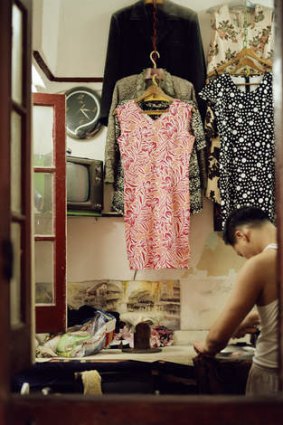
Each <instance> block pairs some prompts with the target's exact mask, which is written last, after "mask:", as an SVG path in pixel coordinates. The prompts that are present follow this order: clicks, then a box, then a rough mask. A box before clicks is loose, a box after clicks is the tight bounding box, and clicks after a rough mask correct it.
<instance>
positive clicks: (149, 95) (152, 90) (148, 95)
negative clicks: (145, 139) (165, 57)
mask: <svg viewBox="0 0 283 425" xmlns="http://www.w3.org/2000/svg"><path fill="white" fill-rule="evenodd" d="M154 54H156V55H157V56H158V58H159V57H160V54H159V52H158V51H157V50H153V51H152V52H151V53H150V60H151V61H152V63H153V71H156V70H157V64H156V61H155V59H154V58H153V55H154ZM151 79H152V84H151V85H150V86H149V87H148V88H147V89H146V90H145V91H144V92H143V94H142V95H141V96H139V97H138V98H137V99H135V101H136V102H137V103H139V102H141V101H146V102H150V101H154V100H159V101H163V102H164V101H165V102H169V103H171V102H172V101H173V100H174V99H173V98H172V97H171V96H168V95H167V94H166V93H165V92H164V91H163V90H162V89H161V88H160V87H159V85H158V84H157V81H156V79H157V75H156V74H155V73H153V75H152V76H151ZM144 112H145V113H147V114H153V113H163V112H165V111H157V110H155V111H154V110H152V111H150V110H148V111H144Z"/></svg>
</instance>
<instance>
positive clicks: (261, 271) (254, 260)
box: [243, 250, 276, 277]
mask: <svg viewBox="0 0 283 425" xmlns="http://www.w3.org/2000/svg"><path fill="white" fill-rule="evenodd" d="M273 267H274V268H275V267H276V251H275V250H268V251H263V252H260V253H259V254H257V255H255V256H253V257H251V258H249V259H248V260H247V261H246V263H245V265H244V267H243V269H244V272H245V273H252V274H254V275H255V276H256V277H260V276H261V277H263V276H264V275H265V273H266V272H267V271H268V270H270V268H273Z"/></svg>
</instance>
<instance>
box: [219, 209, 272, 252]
mask: <svg viewBox="0 0 283 425" xmlns="http://www.w3.org/2000/svg"><path fill="white" fill-rule="evenodd" d="M266 221H270V219H269V217H268V215H267V214H266V213H265V212H264V211H263V210H261V209H260V208H256V207H242V208H239V209H237V210H234V211H233V212H232V213H231V214H230V215H229V217H228V218H227V220H226V223H225V226H224V229H223V240H224V242H225V243H226V244H227V245H232V246H233V245H235V243H236V235H235V233H236V230H237V228H238V227H241V226H243V225H248V226H250V227H258V226H261V225H262V224H263V223H264V222H266Z"/></svg>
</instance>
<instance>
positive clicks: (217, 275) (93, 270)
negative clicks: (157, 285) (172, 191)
mask: <svg viewBox="0 0 283 425" xmlns="http://www.w3.org/2000/svg"><path fill="white" fill-rule="evenodd" d="M55 3H56V7H55V9H53V6H54V5H55ZM55 3H54V0H41V1H40V2H38V3H37V0H36V1H35V3H34V4H35V16H38V15H40V11H41V12H43V14H42V15H41V20H42V22H43V24H42V29H43V32H42V33H40V34H39V32H38V29H37V31H35V32H34V34H35V37H36V39H35V40H34V46H39V45H41V48H42V49H43V53H44V57H45V59H46V58H47V63H48V65H49V66H50V68H51V69H52V71H53V73H54V74H55V75H56V76H95V77H100V76H102V75H103V65H104V60H105V53H106V45H107V37H108V27H109V21H110V16H111V13H113V12H114V11H116V10H117V9H119V8H121V7H124V6H126V5H130V4H132V3H133V1H130V0H119V1H117V0H105V1H103V2H100V1H94V0H81V1H80V2H78V1H77V0H60V1H59V0H57V1H56V2H55ZM175 3H179V4H182V5H184V6H188V7H190V8H192V9H194V10H196V11H198V12H199V18H200V25H201V32H202V36H203V43H204V49H205V52H206V51H207V46H208V42H209V40H210V35H211V30H210V25H209V15H208V14H207V13H206V12H205V10H206V9H207V8H208V7H210V6H213V5H216V4H218V3H219V1H217V0H216V1H215V0H214V1H212V0H211V1H208V0H196V1H189V0H178V1H177V0H175ZM220 3H221V1H220ZM258 3H259V1H258ZM261 3H264V4H265V5H270V6H271V5H272V2H270V1H268V2H266V1H265V2H261ZM54 10H55V11H56V16H55V18H52V16H54V15H53V13H52V14H51V11H52V12H54ZM58 23H59V24H60V25H58ZM34 26H35V27H36V26H37V22H34ZM50 34H52V37H51V39H50V42H48V37H50ZM54 34H57V41H56V42H55V36H54ZM55 45H56V46H55ZM49 59H50V60H49ZM42 77H43V78H44V75H42ZM45 83H46V89H45V91H46V92H50V93H61V92H64V91H65V90H67V89H69V88H71V87H73V86H76V85H78V84H77V83H73V84H70V83H54V82H49V81H47V80H46V78H45ZM84 85H89V86H90V87H92V88H94V89H95V90H97V91H98V92H100V91H101V84H84ZM42 91H43V90H42ZM105 137H106V129H105V128H103V130H101V131H100V132H99V133H98V134H97V135H96V136H95V137H94V138H92V139H90V140H88V141H76V140H73V139H71V138H69V137H68V138H67V146H68V147H70V148H71V149H72V154H73V155H77V156H85V157H91V158H97V159H103V158H104V146H105ZM109 189H110V188H109V186H108V187H107V191H108V192H107V194H106V200H108V199H109ZM107 203H108V201H107ZM212 220H213V215H212V203H211V202H210V201H208V200H205V203H204V209H203V211H202V212H201V213H199V214H197V215H195V216H193V217H192V220H191V248H192V259H191V268H190V270H187V271H180V270H169V271H166V270H163V271H158V272H153V271H141V272H137V274H136V276H135V274H134V272H133V271H130V270H129V267H128V263H127V257H126V245H125V239H124V224H123V219H122V218H98V219H94V218H77V217H76V218H71V217H70V218H68V223H67V235H68V241H67V255H68V259H67V263H68V272H67V281H68V282H82V281H89V280H96V279H118V280H131V279H134V277H135V279H149V280H160V279H180V282H181V329H183V330H188V329H189V330H192V329H193V330H199V329H200V330H201V329H208V328H209V327H210V325H211V323H212V321H213V320H214V319H215V318H216V316H217V315H218V314H219V311H220V309H221V307H222V306H223V304H224V303H225V300H226V299H227V297H228V296H229V293H230V291H231V287H232V285H233V282H234V281H235V277H236V273H237V271H238V270H239V268H240V267H241V265H242V264H243V260H242V259H240V258H238V257H237V256H236V255H235V254H234V252H233V251H232V249H231V248H230V247H227V246H225V245H224V244H223V242H222V240H221V234H218V233H215V232H214V231H213V222H212Z"/></svg>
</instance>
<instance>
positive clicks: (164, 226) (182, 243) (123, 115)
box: [116, 100, 194, 270]
mask: <svg viewBox="0 0 283 425" xmlns="http://www.w3.org/2000/svg"><path fill="white" fill-rule="evenodd" d="M116 111H117V117H118V120H119V123H120V128H121V134H120V136H119V138H118V143H119V148H120V153H121V158H122V166H123V168H124V186H125V187H124V203H125V216H124V217H125V231H126V243H127V253H128V259H129V265H130V268H131V269H132V270H142V269H172V268H173V269H175V268H187V267H188V265H189V255H190V247H189V230H190V193H189V178H188V177H189V176H188V174H189V161H190V154H191V151H192V147H193V143H194V136H193V135H191V134H190V132H189V128H190V120H191V113H192V106H191V105H188V104H187V103H185V102H182V101H180V100H174V101H173V102H172V103H171V104H170V106H169V108H168V111H167V112H165V113H163V114H161V115H160V116H159V118H158V119H156V120H153V119H152V118H151V117H150V116H149V115H147V114H144V113H143V110H142V109H141V108H140V106H139V105H138V104H137V103H136V102H135V101H134V100H132V101H129V102H127V103H125V104H123V105H120V106H118V107H117V109H116Z"/></svg>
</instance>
